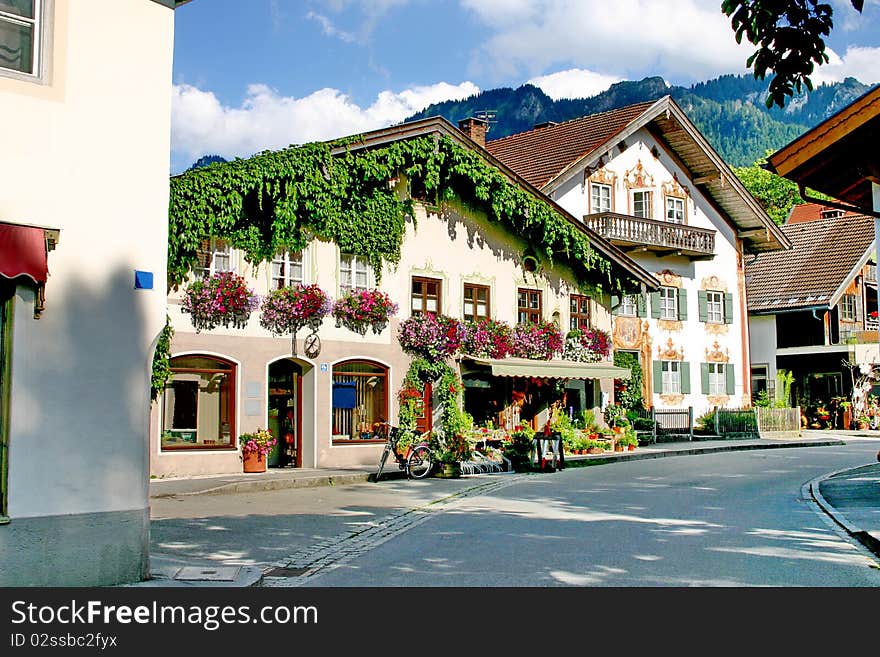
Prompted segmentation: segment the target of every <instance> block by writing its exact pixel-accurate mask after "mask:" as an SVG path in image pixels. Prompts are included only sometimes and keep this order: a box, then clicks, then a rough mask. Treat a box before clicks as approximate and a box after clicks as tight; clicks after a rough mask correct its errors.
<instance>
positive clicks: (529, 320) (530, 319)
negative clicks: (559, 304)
mask: <svg viewBox="0 0 880 657" xmlns="http://www.w3.org/2000/svg"><path fill="white" fill-rule="evenodd" d="M523 294H525V295H526V305H522V304H521V300H522V295H523ZM533 296H534V297H535V298H537V300H538V307H537V309H536V308H533V307H531V301H532V298H533ZM543 297H544V295H543V293H542V290H536V289H534V288H530V287H518V288H516V321H517V323H518V324H540V323H541V322H542V321H543V320H544V298H543ZM524 314H525V315H526V316H527V317H526V319H525V321H523V319H522V317H523V315H524ZM535 317H537V319H534V318H535Z"/></svg>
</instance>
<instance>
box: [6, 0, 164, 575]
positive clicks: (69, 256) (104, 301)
mask: <svg viewBox="0 0 880 657" xmlns="http://www.w3.org/2000/svg"><path fill="white" fill-rule="evenodd" d="M176 4H181V3H175V2H173V1H171V0H37V1H35V2H24V3H22V2H11V3H10V2H0V28H2V29H0V44H2V46H3V49H2V50H0V53H2V57H0V121H2V123H3V125H4V126H5V128H6V129H5V130H4V136H3V149H2V152H0V178H2V180H3V185H2V191H0V230H2V234H3V236H4V239H3V240H2V241H0V259H2V261H3V268H2V270H0V274H2V276H0V290H2V298H0V303H2V306H0V310H2V323H0V333H2V335H0V340H2V342H0V344H2V352H0V411H2V412H0V443H2V444H0V447H2V450H0V473H2V498H0V586H28V585H36V586H68V585H77V586H96V585H107V584H115V583H123V582H134V581H138V580H141V579H143V578H145V576H146V575H147V573H148V558H149V553H148V545H149V501H148V489H147V486H148V479H149V456H148V428H149V405H150V400H149V390H150V362H151V358H152V354H153V347H154V345H155V342H156V338H157V336H158V334H159V332H160V330H161V329H162V327H163V325H164V320H165V304H166V286H165V269H166V264H165V263H166V254H167V210H168V157H169V155H168V154H169V152H170V110H171V94H170V89H171V68H172V53H173V33H174V11H173V9H174V6H175V5H176ZM46 270H48V275H46ZM136 281H137V282H136Z"/></svg>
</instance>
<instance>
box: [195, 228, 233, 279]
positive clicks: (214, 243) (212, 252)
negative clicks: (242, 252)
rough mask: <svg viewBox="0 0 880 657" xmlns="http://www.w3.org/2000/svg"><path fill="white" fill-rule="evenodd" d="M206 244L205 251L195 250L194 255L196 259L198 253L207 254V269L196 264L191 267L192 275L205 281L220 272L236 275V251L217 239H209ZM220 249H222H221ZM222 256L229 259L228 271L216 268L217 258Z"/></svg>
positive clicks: (224, 241) (225, 242) (225, 241)
mask: <svg viewBox="0 0 880 657" xmlns="http://www.w3.org/2000/svg"><path fill="white" fill-rule="evenodd" d="M207 242H208V247H207V249H203V248H199V249H196V254H197V257H198V253H200V252H201V253H207V256H208V263H207V267H202V266H201V265H200V264H197V265H196V266H194V267H193V274H194V275H195V277H196V278H197V279H206V278H210V277H211V276H213V275H214V274H219V273H221V272H227V271H228V272H232V273H233V274H234V273H236V270H237V267H236V260H237V257H238V252H237V251H236V249H234V248H232V245H231V244H230V243H229V242H228V241H227V240H224V239H222V238H219V237H211V238H210V239H209V240H207ZM221 247H222V248H221ZM218 255H220V256H224V257H227V258H229V268H228V269H218V268H217V264H216V263H217V256H218Z"/></svg>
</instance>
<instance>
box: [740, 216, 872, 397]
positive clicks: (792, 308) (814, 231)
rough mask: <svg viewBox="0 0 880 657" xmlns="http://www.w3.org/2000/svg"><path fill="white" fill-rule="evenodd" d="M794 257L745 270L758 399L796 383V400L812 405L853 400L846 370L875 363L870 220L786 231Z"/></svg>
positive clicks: (775, 257)
mask: <svg viewBox="0 0 880 657" xmlns="http://www.w3.org/2000/svg"><path fill="white" fill-rule="evenodd" d="M782 230H783V232H784V233H785V235H786V237H788V238H789V239H790V240H791V243H792V248H791V250H790V251H786V252H782V253H767V254H762V255H760V256H758V258H757V259H754V260H749V261H747V263H746V281H747V286H748V299H749V327H750V336H751V354H752V385H753V392H754V393H755V394H757V393H758V392H759V391H760V390H767V391H768V393H769V394H770V395H771V396H773V395H774V394H775V389H774V386H775V381H776V373H777V371H778V370H786V371H788V372H791V373H792V374H793V375H794V382H793V385H792V394H793V396H794V397H793V399H791V400H788V401H789V402H790V403H797V402H798V401H804V402H806V403H807V404H809V405H816V404H817V403H819V402H825V403H828V402H829V401H830V400H831V398H832V397H837V396H841V395H847V396H848V395H849V393H850V389H851V387H852V373H851V371H850V369H849V367H847V366H846V365H845V364H844V362H850V363H856V364H862V363H866V364H867V363H869V362H871V361H873V360H874V359H875V355H871V354H869V343H871V342H873V343H875V344H874V351H875V352H876V341H877V267H876V262H875V254H874V231H873V222H872V220H871V217H867V216H865V215H857V216H856V215H851V216H840V217H835V218H832V219H816V220H813V221H808V222H798V223H794V224H786V225H784V226H783V227H782Z"/></svg>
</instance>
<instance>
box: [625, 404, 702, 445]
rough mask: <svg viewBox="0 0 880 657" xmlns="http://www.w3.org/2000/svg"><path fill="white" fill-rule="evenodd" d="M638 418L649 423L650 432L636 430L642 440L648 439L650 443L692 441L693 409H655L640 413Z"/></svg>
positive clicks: (689, 407)
mask: <svg viewBox="0 0 880 657" xmlns="http://www.w3.org/2000/svg"><path fill="white" fill-rule="evenodd" d="M639 416H640V417H641V418H643V419H645V420H650V421H651V429H650V430H641V431H640V430H638V429H637V430H636V434H638V435H640V437H641V438H642V440H645V439H649V440H650V441H651V442H652V443H656V442H657V441H658V440H659V441H665V440H682V439H686V440H693V439H694V409H693V407H692V406H688V407H687V408H683V409H680V408H655V407H652V408H650V409H648V410H645V411H640V412H639Z"/></svg>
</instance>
